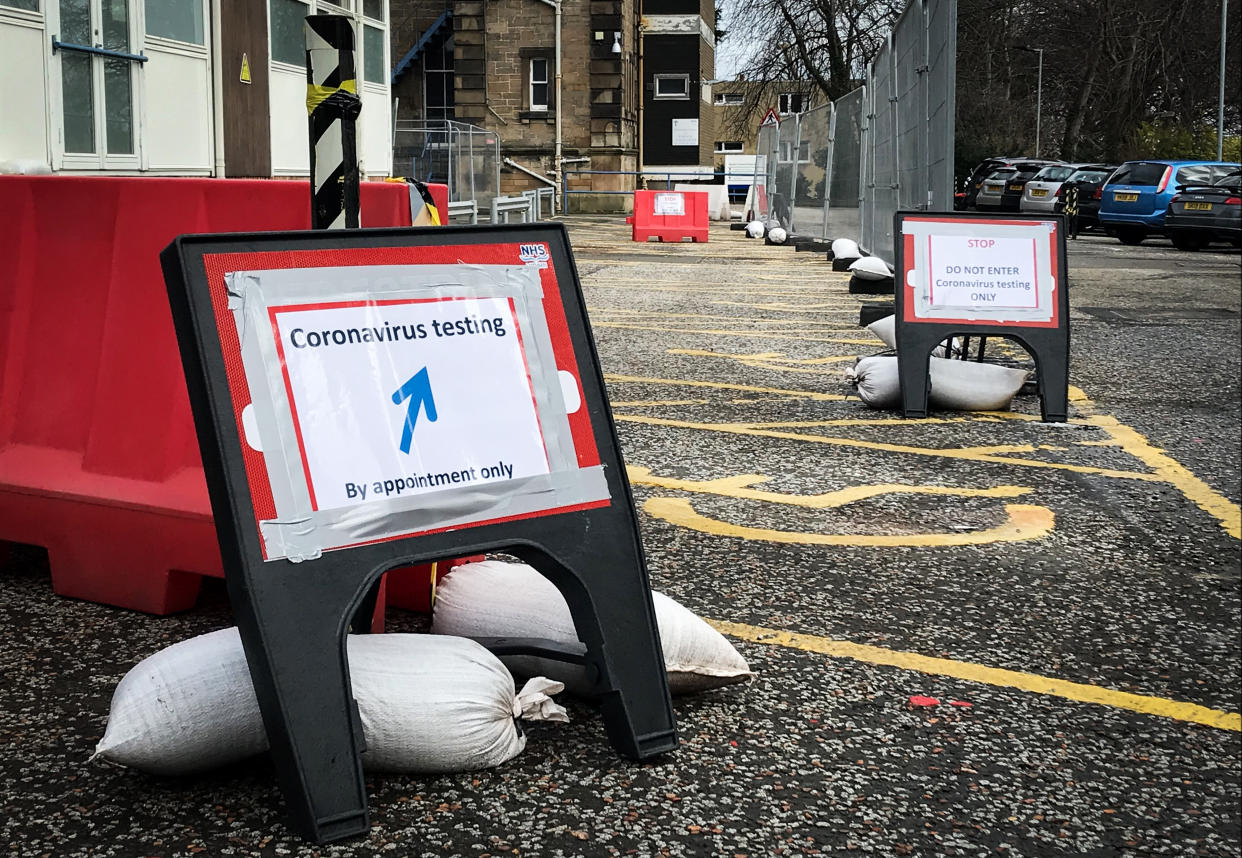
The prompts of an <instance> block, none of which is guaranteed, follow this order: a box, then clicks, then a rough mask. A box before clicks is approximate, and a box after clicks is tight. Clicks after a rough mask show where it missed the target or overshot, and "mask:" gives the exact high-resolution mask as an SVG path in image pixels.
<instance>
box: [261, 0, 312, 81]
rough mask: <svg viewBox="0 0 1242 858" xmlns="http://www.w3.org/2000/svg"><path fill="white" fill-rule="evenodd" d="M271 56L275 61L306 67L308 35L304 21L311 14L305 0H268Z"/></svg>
mask: <svg viewBox="0 0 1242 858" xmlns="http://www.w3.org/2000/svg"><path fill="white" fill-rule="evenodd" d="M267 8H268V26H269V28H270V29H271V33H270V34H269V35H270V41H271V57H272V62H274V63H288V64H289V65H294V66H301V67H302V68H306V36H305V34H304V33H303V32H302V22H303V21H304V20H306V16H307V15H309V14H311V11H312V10H311V7H310V4H309V3H307V2H304V0H268V6H267Z"/></svg>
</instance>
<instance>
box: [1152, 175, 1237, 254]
mask: <svg viewBox="0 0 1242 858" xmlns="http://www.w3.org/2000/svg"><path fill="white" fill-rule="evenodd" d="M1164 231H1165V232H1166V233H1167V234H1168V236H1169V238H1171V239H1172V240H1173V244H1174V246H1175V247H1177V248H1178V249H1179V250H1198V249H1199V248H1200V247H1203V246H1204V245H1205V244H1210V243H1211V242H1213V241H1228V242H1230V243H1232V244H1233V245H1234V246H1235V247H1238V246H1242V170H1234V171H1233V172H1231V173H1226V174H1225V175H1224V176H1222V177H1221V178H1219V179H1217V180H1216V181H1215V182H1213V183H1212V184H1210V185H1197V184H1195V185H1191V184H1186V185H1179V186H1178V189H1177V193H1176V194H1174V196H1173V199H1172V200H1171V201H1170V202H1169V208H1168V211H1166V212H1165V215H1164Z"/></svg>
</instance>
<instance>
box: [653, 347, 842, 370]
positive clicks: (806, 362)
mask: <svg viewBox="0 0 1242 858" xmlns="http://www.w3.org/2000/svg"><path fill="white" fill-rule="evenodd" d="M668 353H669V354H671V355H688V356H690V357H714V358H731V359H733V360H736V361H741V362H742V363H746V364H748V365H754V366H760V367H761V368H772V369H784V370H788V371H789V372H805V370H802V369H798V368H795V367H804V366H824V365H825V364H830V363H842V362H843V361H853V360H857V359H858V358H857V356H856V355H832V356H829V357H818V358H791V357H786V355H785V353H784V352H758V353H756V354H751V355H735V354H729V353H728V352H713V351H709V350H707V349H669V350H668ZM789 364H792V366H788V365H789Z"/></svg>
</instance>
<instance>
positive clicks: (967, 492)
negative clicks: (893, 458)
mask: <svg viewBox="0 0 1242 858" xmlns="http://www.w3.org/2000/svg"><path fill="white" fill-rule="evenodd" d="M625 470H626V474H627V475H628V476H629V478H630V482H631V483H633V484H635V485H641V486H653V487H655V488H661V489H673V490H676V491H683V492H697V493H699V494H713V495H723V496H725V497H731V498H739V499H743V500H755V501H764V502H766V503H779V504H786V505H788V506H802V507H808V508H810V509H830V508H833V507H839V506H845V505H846V504H851V503H855V502H856V501H860V500H866V499H867V498H873V497H880V496H881V495H893V494H905V495H951V496H953V497H980V498H1016V497H1019V496H1021V495H1024V494H1028V493H1029V492H1030V491H1031V489H1029V488H1026V487H1024V486H993V487H991V488H986V489H971V488H962V487H958V486H913V485H905V484H900V483H877V484H874V485H866V486H849V487H847V488H843V489H837V490H836V491H831V492H824V493H822V494H818V495H795V494H787V493H785V492H768V491H762V490H759V489H754V488H751V486H755V485H758V484H760V483H766V482H769V481H770V480H771V479H772V478H771V477H767V476H764V475H763V474H738V475H737V476H734V477H720V478H718V479H715V480H683V479H678V478H676V477H658V476H655V475H654V474H652V473H651V469H650V468H647V467H643V466H642V465H628V466H626V469H625Z"/></svg>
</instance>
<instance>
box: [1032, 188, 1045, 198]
mask: <svg viewBox="0 0 1242 858" xmlns="http://www.w3.org/2000/svg"><path fill="white" fill-rule="evenodd" d="M1031 196H1033V197H1046V196H1048V192H1047V191H1046V190H1042V189H1032V190H1031Z"/></svg>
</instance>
